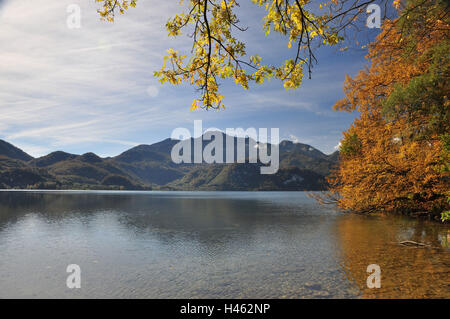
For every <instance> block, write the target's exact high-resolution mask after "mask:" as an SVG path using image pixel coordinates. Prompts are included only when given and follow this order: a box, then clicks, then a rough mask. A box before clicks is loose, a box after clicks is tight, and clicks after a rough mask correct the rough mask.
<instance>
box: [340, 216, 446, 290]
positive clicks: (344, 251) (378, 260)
mask: <svg viewBox="0 0 450 319" xmlns="http://www.w3.org/2000/svg"><path fill="white" fill-rule="evenodd" d="M336 231H337V234H338V235H337V237H338V238H339V246H340V252H341V258H342V267H343V269H345V270H346V272H347V275H348V277H349V279H350V280H352V281H354V282H355V283H356V284H357V285H358V287H359V288H360V289H361V291H362V293H363V294H362V296H363V297H364V298H443V297H446V298H449V297H450V254H449V250H448V248H446V246H445V242H446V240H447V237H448V236H449V234H450V231H449V228H448V226H445V225H441V224H438V223H435V222H427V221H417V220H412V219H407V218H401V217H398V218H393V217H383V216H372V217H367V216H359V215H345V216H340V217H339V218H338V220H337V222H336ZM404 241H413V242H418V243H425V244H427V245H429V246H426V247H421V246H414V245H412V246H404V245H401V244H399V243H400V242H404ZM370 264H378V265H379V266H380V267H381V274H382V280H381V289H369V288H367V284H366V280H367V277H368V274H367V273H366V267H367V266H368V265H370Z"/></svg>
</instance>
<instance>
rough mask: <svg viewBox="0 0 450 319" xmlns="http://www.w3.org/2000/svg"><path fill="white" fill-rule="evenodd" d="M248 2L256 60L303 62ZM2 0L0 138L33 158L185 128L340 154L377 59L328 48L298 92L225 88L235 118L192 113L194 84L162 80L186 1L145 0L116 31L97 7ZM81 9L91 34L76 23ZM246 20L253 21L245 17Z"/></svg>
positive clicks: (116, 149)
mask: <svg viewBox="0 0 450 319" xmlns="http://www.w3.org/2000/svg"><path fill="white" fill-rule="evenodd" d="M245 2H246V1H245V0H244V1H241V3H242V7H241V9H240V14H241V20H242V21H243V23H242V24H243V25H246V26H248V27H249V30H248V31H247V32H246V33H244V34H242V36H240V37H241V38H242V39H244V40H246V41H247V42H248V44H247V47H248V53H249V54H255V53H257V54H259V55H261V56H263V57H267V60H266V61H267V62H268V63H273V62H277V61H282V60H283V59H285V58H289V57H292V55H293V54H294V50H289V49H287V46H286V41H285V39H281V38H280V37H279V36H270V37H269V38H268V39H267V38H265V36H264V32H263V31H262V24H261V21H260V19H261V18H262V15H263V11H262V10H260V9H255V6H254V5H253V4H251V3H250V1H247V2H248V4H246V3H245ZM1 3H2V1H1V0H0V43H1V44H2V45H1V49H0V70H1V71H0V139H4V140H7V141H8V142H10V143H13V144H15V145H17V146H19V147H21V148H22V149H23V150H25V151H26V152H28V153H29V154H31V155H33V156H42V155H45V154H47V153H49V152H52V151H55V150H64V151H67V152H71V153H76V154H82V153H85V152H88V151H94V152H96V153H97V154H99V155H101V156H114V155H117V154H119V153H121V152H123V151H124V150H126V149H128V148H130V147H132V146H135V145H138V144H151V143H154V142H158V141H160V140H162V139H165V138H167V137H169V136H170V134H171V132H172V130H173V129H175V128H176V127H186V128H188V129H190V130H191V131H192V130H193V121H194V120H203V126H204V128H207V127H217V128H219V129H225V128H228V127H230V128H236V127H243V128H248V127H256V128H259V127H267V128H272V127H279V128H280V135H281V138H282V139H291V140H294V141H299V142H303V143H307V144H311V145H312V146H314V147H316V148H318V149H319V150H322V151H323V152H325V153H331V152H333V151H334V150H335V146H336V145H337V144H338V142H339V140H340V138H341V132H342V131H343V130H345V129H346V128H348V127H349V125H350V123H351V122H352V120H353V118H354V116H355V114H348V113H342V112H335V111H333V110H332V105H333V104H334V102H335V101H336V100H337V99H339V98H341V97H342V95H343V93H342V84H343V81H344V79H345V74H350V75H354V74H356V72H357V71H358V70H359V69H361V68H362V67H363V66H364V64H365V63H366V62H365V60H364V55H365V52H364V51H362V50H349V51H347V52H343V53H342V52H339V51H338V50H337V49H336V48H323V49H320V50H319V51H318V52H317V57H318V60H319V64H318V65H316V66H315V67H314V72H313V76H312V79H311V80H309V79H307V77H305V79H304V83H303V86H302V87H301V88H300V89H298V90H296V91H290V92H287V91H285V90H284V89H283V88H282V85H281V84H280V83H279V82H277V81H271V82H270V83H266V84H264V85H262V86H252V87H251V90H249V91H245V90H243V89H242V88H240V87H238V86H236V85H234V84H233V83H231V82H225V83H223V86H222V92H223V93H224V95H225V96H226V99H225V104H226V105H227V109H226V110H225V111H220V112H216V111H203V110H201V111H195V112H191V111H190V110H189V107H190V104H191V102H192V99H193V98H194V97H196V95H197V92H196V91H195V89H194V88H193V87H189V86H180V87H173V86H170V85H164V86H161V85H160V84H159V83H158V81H157V80H156V79H155V78H154V77H153V71H155V70H157V69H159V68H160V65H161V61H162V56H163V55H164V54H165V52H166V49H168V48H173V47H175V48H177V49H180V51H183V50H184V52H187V50H188V48H189V46H190V41H189V38H187V37H186V36H181V37H180V38H179V39H176V40H173V39H169V38H168V37H167V33H166V31H165V27H164V26H165V22H166V21H167V19H168V18H169V17H170V16H172V15H173V13H174V12H178V11H179V8H178V0H173V1H149V0H146V1H143V0H141V1H139V2H138V6H137V7H136V8H135V9H131V10H129V12H128V13H127V14H126V15H124V16H120V17H118V18H117V20H116V22H115V23H114V24H111V23H107V22H103V21H100V20H99V17H98V15H97V13H96V9H97V6H98V4H96V3H95V2H94V1H93V0H83V1H80V0H68V1H66V0H58V1H54V0H53V1H52V0H3V4H1ZM72 3H76V4H79V5H80V7H81V9H82V11H81V14H82V15H81V17H82V20H81V28H80V29H69V28H67V26H66V19H67V17H68V15H69V14H68V13H67V12H66V9H67V6H68V5H69V4H72ZM244 20H245V21H244Z"/></svg>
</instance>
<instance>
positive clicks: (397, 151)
mask: <svg viewBox="0 0 450 319" xmlns="http://www.w3.org/2000/svg"><path fill="white" fill-rule="evenodd" d="M399 10H403V11H405V12H407V14H403V15H400V17H399V18H398V19H395V20H392V21H386V22H385V24H384V26H383V30H382V32H381V34H380V35H379V36H378V37H377V39H376V41H375V42H374V43H373V44H372V45H370V48H369V54H368V55H367V59H369V60H370V65H369V66H367V68H366V69H364V70H362V71H360V72H359V74H358V75H357V76H356V77H354V78H351V77H347V79H346V82H345V86H344V93H345V98H344V99H342V100H340V101H338V102H337V103H336V105H335V109H337V110H344V111H349V112H353V111H358V112H359V113H360V116H359V117H358V118H357V119H356V120H355V121H354V123H353V124H352V126H351V127H350V128H349V129H348V130H347V131H346V132H344V139H343V140H342V142H341V147H340V151H341V153H340V155H341V156H340V157H341V160H340V164H339V167H338V168H337V169H336V171H335V172H334V173H333V175H332V176H331V177H330V185H331V189H330V190H331V195H330V197H332V198H333V199H334V200H336V201H337V203H338V205H339V207H340V208H342V209H344V210H352V211H360V212H371V211H398V212H409V213H414V212H415V213H423V214H434V213H436V214H437V213H441V212H443V211H446V210H448V206H449V205H448V202H447V200H448V197H449V195H450V193H449V189H450V187H449V186H450V180H449V178H450V175H449V162H450V156H449V155H450V152H449V144H450V139H449V137H450V134H449V133H450V130H449V129H450V112H449V105H450V102H449V99H448V97H449V93H450V84H449V78H450V61H449V58H450V57H449V52H450V37H449V36H450V20H449V16H448V13H449V10H448V7H447V4H446V3H445V2H444V1H426V2H424V1H418V0H409V1H407V3H406V5H405V7H403V8H399ZM444 215H445V213H444V214H443V218H445V216H444Z"/></svg>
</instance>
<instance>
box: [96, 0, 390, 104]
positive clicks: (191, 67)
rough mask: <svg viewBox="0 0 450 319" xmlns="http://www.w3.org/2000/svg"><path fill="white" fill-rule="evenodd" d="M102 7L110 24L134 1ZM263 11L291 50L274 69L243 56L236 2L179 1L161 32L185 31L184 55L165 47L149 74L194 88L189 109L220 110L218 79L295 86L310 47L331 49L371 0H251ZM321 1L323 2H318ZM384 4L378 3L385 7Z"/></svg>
mask: <svg viewBox="0 0 450 319" xmlns="http://www.w3.org/2000/svg"><path fill="white" fill-rule="evenodd" d="M95 1H97V2H101V3H102V8H101V9H100V10H99V13H100V15H101V17H102V18H103V19H105V20H108V21H114V16H115V13H116V12H119V13H124V12H125V10H126V9H128V8H129V7H134V6H136V2H137V1H127V0H95ZM251 1H252V2H253V3H254V4H255V5H257V6H260V7H264V8H265V12H266V15H265V16H264V17H263V29H264V31H265V32H266V34H269V33H271V32H275V33H278V34H281V35H282V36H285V37H286V38H287V47H288V48H295V53H294V54H293V57H292V58H289V59H286V60H285V61H284V62H283V63H281V64H280V65H270V64H266V63H264V62H263V57H262V56H260V55H254V56H250V57H249V56H247V49H246V44H245V43H244V42H243V41H241V40H239V38H238V37H237V36H236V34H237V33H240V32H245V31H246V30H247V28H245V27H243V26H241V25H240V20H239V18H238V16H237V14H236V12H237V7H238V6H239V3H238V1H237V0H186V1H183V0H181V1H180V6H181V7H184V8H185V10H183V11H182V12H180V13H178V14H176V15H175V16H174V17H173V18H171V19H170V20H169V21H168V22H167V24H166V28H167V31H168V35H169V36H170V37H177V36H180V35H181V34H183V32H184V33H187V34H189V36H190V37H191V38H192V50H191V52H190V55H189V56H188V55H186V53H182V52H179V51H178V50H176V49H169V50H168V51H167V56H165V57H164V60H163V65H162V67H161V69H160V70H158V71H156V72H155V73H154V75H155V76H156V77H158V78H159V80H160V82H161V83H171V84H173V85H179V84H181V83H183V82H187V83H189V84H190V85H193V86H195V87H197V88H198V90H199V92H200V96H199V98H197V99H195V100H194V101H193V102H192V106H191V110H194V109H199V108H205V109H210V108H215V109H220V108H224V107H225V106H224V104H223V103H222V102H223V99H224V96H222V95H221V94H220V90H219V85H220V83H219V82H220V81H221V80H224V79H232V80H233V81H234V82H235V83H236V84H237V85H240V86H241V87H243V88H244V89H248V88H249V86H250V84H251V83H255V84H261V83H263V82H264V81H265V80H270V79H272V78H276V79H278V80H280V81H281V82H282V83H283V85H284V87H285V88H286V89H287V90H291V89H296V88H298V87H299V86H300V85H301V83H302V79H303V75H304V69H305V67H306V68H307V70H308V71H307V72H308V73H309V76H311V69H312V65H313V63H315V62H317V61H316V58H315V55H314V48H317V47H318V46H321V45H327V46H333V45H336V44H338V43H340V42H341V41H343V40H344V38H343V36H342V35H341V33H342V31H344V30H345V29H346V28H348V27H350V26H352V25H353V24H354V23H355V21H356V18H357V17H358V15H360V14H361V13H363V12H365V9H366V6H367V5H368V4H370V3H373V2H375V0H330V1H328V2H323V3H320V4H319V5H317V4H318V3H316V2H315V1H311V0H251ZM324 1H327V0H324ZM387 1H388V0H383V1H381V2H385V3H387Z"/></svg>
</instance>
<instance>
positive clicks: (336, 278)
mask: <svg viewBox="0 0 450 319" xmlns="http://www.w3.org/2000/svg"><path fill="white" fill-rule="evenodd" d="M447 234H448V228H446V226H441V225H439V224H427V223H418V222H416V221H414V220H405V219H392V218H371V217H363V216H353V215H349V216H347V215H341V214H339V213H337V212H335V211H333V210H330V209H325V208H323V207H320V206H319V205H318V204H317V203H315V202H314V200H312V199H309V198H308V197H307V196H306V195H305V194H304V193H289V192H287V193H277V192H274V193H252V192H248V193H247V192H235V193H233V192H213V193H207V192H197V193H190V192H174V193H165V192H136V193H133V192H0V298H1V297H25V298H28V297H31V298H35V297H40V298H49V297H62V298H78V297H87V298H99V297H103V298H105V297H119V298H357V297H361V296H362V297H410V296H424V297H434V296H440V297H443V296H448V282H447V286H446V284H444V283H445V282H446V281H445V280H447V281H448V269H449V265H448V251H447V250H445V249H444V248H442V245H440V242H441V241H442V238H444V237H445V236H447ZM443 236H444V237H443ZM406 239H410V240H415V241H419V242H427V243H430V244H431V246H430V247H428V248H426V249H411V248H405V247H401V246H398V245H397V244H395V242H398V241H401V240H406ZM70 263H76V264H79V265H80V266H81V268H82V273H83V284H82V289H80V290H77V291H73V290H68V289H67V288H66V286H65V280H66V273H65V268H66V266H67V265H68V264H70ZM372 263H378V264H379V265H380V266H381V268H382V274H383V279H382V289H380V290H379V291H371V290H368V289H366V288H365V280H366V278H367V274H366V273H365V270H366V267H367V265H369V264H372ZM405 269H407V270H408V271H404V270H405ZM402 276H403V277H402ZM414 276H415V277H416V278H417V277H420V278H419V279H418V280H416V281H414V280H413V277H414ZM446 287H447V290H445V288H446Z"/></svg>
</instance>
